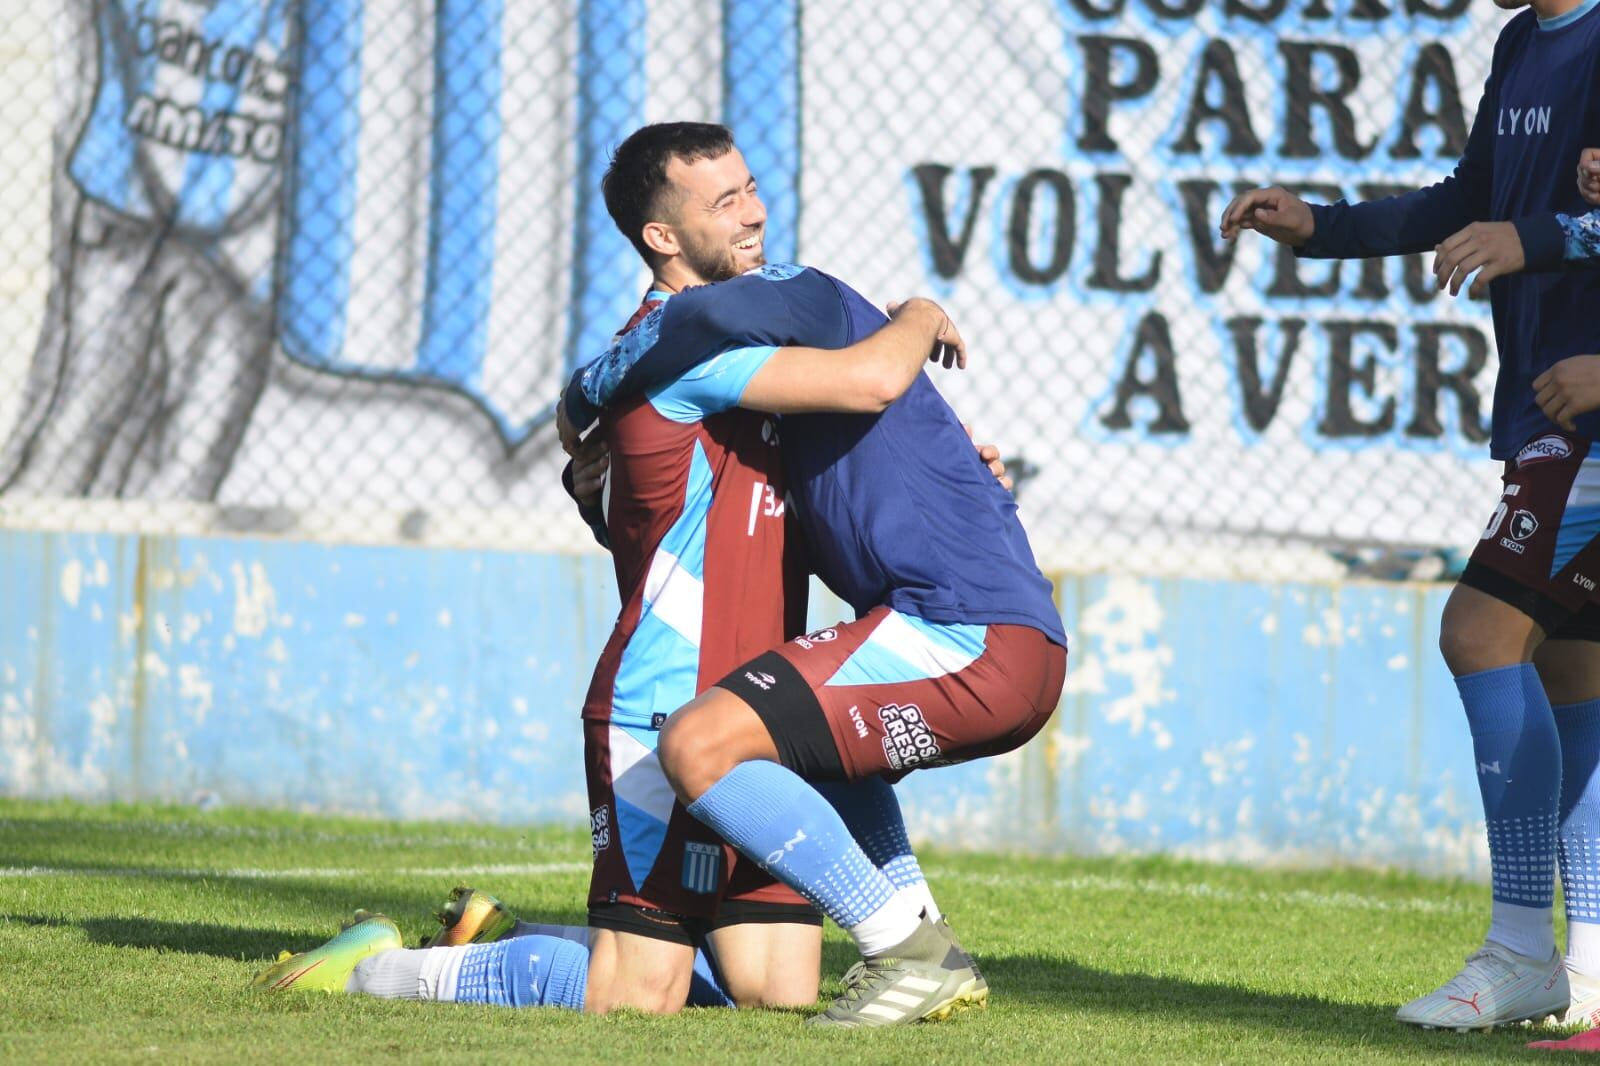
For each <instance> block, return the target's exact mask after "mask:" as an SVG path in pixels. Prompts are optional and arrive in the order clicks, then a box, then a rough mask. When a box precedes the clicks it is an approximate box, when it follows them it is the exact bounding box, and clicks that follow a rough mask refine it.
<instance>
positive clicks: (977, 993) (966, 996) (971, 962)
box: [935, 915, 989, 1010]
mask: <svg viewBox="0 0 1600 1066" xmlns="http://www.w3.org/2000/svg"><path fill="white" fill-rule="evenodd" d="M935 924H937V925H938V927H939V931H940V932H942V933H944V935H945V936H947V937H949V938H950V942H951V943H952V944H954V945H955V946H956V950H957V951H959V952H961V955H962V957H963V958H964V959H965V960H966V963H967V966H968V967H969V968H970V969H971V970H972V974H973V976H974V977H975V978H976V979H977V980H976V981H975V982H974V984H973V986H972V987H971V988H970V989H968V990H967V991H966V992H964V993H963V994H962V997H961V1002H962V1004H964V1005H966V1006H973V1007H977V1008H979V1009H980V1010H981V1009H983V1008H984V1007H987V1006H988V1005H989V981H988V979H987V978H985V977H984V976H983V971H982V970H980V969H978V960H977V959H975V958H973V957H972V954H971V953H970V952H969V951H967V949H966V948H964V947H962V945H961V941H960V940H958V939H956V932H955V930H954V929H951V928H950V919H949V918H946V917H944V916H943V915H940V916H939V921H938V922H937V923H935Z"/></svg>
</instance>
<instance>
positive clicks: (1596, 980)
mask: <svg viewBox="0 0 1600 1066" xmlns="http://www.w3.org/2000/svg"><path fill="white" fill-rule="evenodd" d="M1567 984H1568V985H1569V986H1570V987H1571V989H1572V991H1571V993H1570V997H1569V1001H1568V1004H1567V1012H1566V1013H1565V1014H1563V1015H1561V1024H1562V1025H1581V1026H1583V1027H1584V1028H1585V1029H1593V1028H1594V1027H1596V1026H1600V977H1589V976H1587V975H1586V974H1581V973H1579V972H1578V971H1577V970H1574V969H1573V968H1572V967H1570V966H1568V967H1567Z"/></svg>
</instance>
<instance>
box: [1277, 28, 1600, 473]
mask: <svg viewBox="0 0 1600 1066" xmlns="http://www.w3.org/2000/svg"><path fill="white" fill-rule="evenodd" d="M1596 145H1600V10H1597V5H1595V4H1594V3H1593V2H1591V3H1588V4H1585V5H1583V6H1581V7H1579V8H1578V9H1576V10H1575V11H1573V12H1570V13H1569V14H1568V15H1566V16H1562V17H1561V18H1557V19H1552V20H1550V21H1549V22H1547V23H1543V24H1541V23H1540V22H1539V20H1538V18H1537V16H1536V15H1535V14H1534V13H1533V11H1532V10H1528V11H1524V12H1523V13H1521V14H1520V15H1518V16H1516V17H1515V18H1513V19H1512V20H1511V21H1510V22H1508V23H1507V24H1506V26H1505V29H1503V30H1502V31H1501V32H1500V37H1499V39H1498V40H1497V41H1495V46H1494V59H1493V62H1492V63H1491V65H1490V69H1489V80H1488V81H1487V82H1485V83H1484V87H1483V99H1482V100H1481V101H1480V102H1479V104H1478V114H1477V117H1476V118H1474V119H1473V123H1472V133H1471V134H1470V135H1469V136H1468V138H1467V147H1466V151H1465V152H1463V153H1462V156H1461V160H1460V162H1459V163H1458V164H1457V165H1456V169H1455V172H1454V173H1453V174H1452V175H1451V176H1450V177H1448V178H1446V179H1445V180H1443V181H1441V182H1439V183H1438V184H1436V185H1430V186H1428V187H1427V188H1425V189H1420V190H1418V191H1416V192H1413V193H1407V194H1406V195H1404V196H1393V197H1389V198H1388V199H1384V200H1373V201H1369V202H1367V203H1360V204H1347V203H1345V202H1344V201H1342V200H1341V201H1340V202H1338V203H1336V204H1331V205H1328V206H1322V205H1315V206H1313V207H1312V208H1311V214H1312V217H1313V218H1314V219H1315V222H1316V231H1315V232H1314V233H1313V234H1312V237H1311V240H1310V241H1308V242H1307V243H1306V244H1305V245H1304V246H1302V247H1301V248H1300V249H1299V250H1298V251H1299V254H1301V255H1305V256H1310V257H1313V258H1352V257H1361V256H1377V255H1399V254H1403V253H1406V252H1423V251H1429V250H1431V249H1432V248H1433V246H1434V245H1436V244H1438V243H1439V242H1440V241H1442V240H1444V239H1445V238H1446V237H1448V236H1450V235H1451V234H1453V233H1455V232H1456V231H1457V230H1459V229H1461V228H1462V227H1463V226H1466V225H1468V224H1470V223H1473V222H1482V221H1488V222H1512V223H1515V224H1516V227H1517V233H1518V235H1519V236H1520V237H1521V238H1522V248H1523V255H1524V258H1525V259H1526V261H1527V266H1526V270H1527V271H1539V270H1546V269H1549V268H1551V267H1554V266H1557V265H1559V264H1560V263H1561V262H1562V260H1563V252H1564V250H1565V243H1566V235H1565V233H1564V232H1563V230H1562V228H1561V225H1560V224H1559V223H1558V221H1557V220H1556V215H1557V214H1558V213H1564V214H1568V215H1581V214H1583V213H1584V212H1585V211H1586V210H1587V209H1588V205H1587V204H1585V203H1584V202H1583V201H1582V200H1581V199H1580V198H1579V196H1578V191H1577V188H1576V185H1575V183H1574V181H1573V174H1574V172H1575V170H1576V167H1577V165H1578V156H1579V154H1580V153H1581V152H1582V150H1583V149H1584V148H1587V147H1593V146H1596ZM1489 305H1490V308H1491V309H1492V311H1493V313H1494V336H1495V345H1496V347H1497V348H1498V349H1499V352H1500V372H1499V376H1498V377H1497V378H1496V380H1495V389H1494V415H1493V431H1492V435H1491V440H1490V450H1491V452H1492V454H1493V455H1494V457H1495V458H1497V459H1509V458H1510V457H1511V456H1513V455H1515V454H1516V452H1517V450H1518V449H1519V448H1521V447H1522V445H1523V444H1524V443H1526V442H1527V441H1528V440H1529V439H1530V438H1532V437H1534V436H1536V435H1538V434H1540V433H1545V432H1549V431H1552V430H1556V429H1557V428H1558V427H1556V426H1555V425H1554V423H1552V422H1551V421H1550V420H1549V419H1547V418H1546V417H1545V416H1544V414H1543V413H1542V412H1541V411H1540V410H1539V407H1538V405H1537V404H1536V403H1535V402H1534V390H1533V379H1534V378H1536V377H1538V376H1539V375H1540V374H1542V373H1543V372H1544V371H1546V370H1548V369H1549V368H1550V367H1551V366H1553V365H1554V364H1555V363H1557V362H1559V361H1561V360H1562V359H1565V358H1567V357H1568V356H1571V355H1580V354H1593V353H1595V352H1597V351H1600V331H1597V330H1596V329H1595V325H1594V308H1595V307H1596V306H1597V305H1600V273H1596V272H1593V271H1582V270H1574V271H1568V272H1557V273H1528V272H1524V273H1519V274H1513V275H1510V276H1509V277H1502V278H1497V279H1495V280H1494V281H1492V282H1490V283H1489ZM1576 422H1577V427H1578V432H1579V433H1581V434H1583V435H1584V436H1586V437H1590V438H1594V437H1596V436H1600V412H1595V413H1593V414H1588V415H1584V416H1582V417H1580V418H1578V419H1577V420H1576Z"/></svg>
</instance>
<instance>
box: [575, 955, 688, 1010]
mask: <svg viewBox="0 0 1600 1066" xmlns="http://www.w3.org/2000/svg"><path fill="white" fill-rule="evenodd" d="M688 998H689V989H688V982H687V980H686V979H685V976H684V975H683V974H682V973H680V972H679V971H678V970H677V969H676V968H675V967H672V966H667V965H661V966H650V965H638V964H637V963H636V964H635V965H631V966H629V967H628V968H627V972H626V973H624V974H617V975H616V976H615V977H614V978H613V979H612V980H611V982H609V986H608V987H606V988H595V987H593V986H592V985H591V986H590V988H589V995H588V1000H589V1001H588V1003H587V1004H586V1006H585V1009H586V1011H587V1012H588V1013H590V1014H609V1013H610V1012H611V1011H614V1010H637V1011H643V1012H645V1013H646V1014H676V1013H678V1011H680V1010H682V1009H683V1007H684V1004H685V1002H686V1001H687V1000H688Z"/></svg>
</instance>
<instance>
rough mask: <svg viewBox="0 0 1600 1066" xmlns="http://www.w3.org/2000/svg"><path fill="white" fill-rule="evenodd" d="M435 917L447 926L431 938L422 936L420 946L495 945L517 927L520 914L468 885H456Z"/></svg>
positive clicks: (442, 924)
mask: <svg viewBox="0 0 1600 1066" xmlns="http://www.w3.org/2000/svg"><path fill="white" fill-rule="evenodd" d="M434 917H435V918H437V919H438V920H439V924H440V925H441V926H443V927H444V928H442V929H440V930H439V931H438V932H437V933H435V934H433V935H432V936H431V937H427V936H425V937H423V938H422V942H421V944H420V945H419V946H420V947H425V948H448V947H458V946H460V945H462V944H492V943H494V942H495V941H496V940H502V939H504V938H505V937H506V936H507V935H508V934H509V933H510V932H511V931H512V930H513V929H515V928H516V927H517V916H516V915H515V914H512V913H511V912H510V911H508V910H507V909H506V906H505V904H503V903H501V902H500V901H499V900H497V899H495V898H494V897H493V896H491V895H489V893H487V892H479V891H478V890H477V889H475V888H468V887H467V886H466V885H457V886H456V887H455V888H454V889H453V890H451V892H450V898H449V899H448V900H447V901H445V905H444V906H443V907H441V908H440V909H439V910H438V912H437V913H435V914H434Z"/></svg>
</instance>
